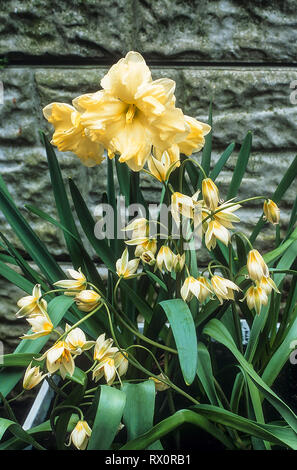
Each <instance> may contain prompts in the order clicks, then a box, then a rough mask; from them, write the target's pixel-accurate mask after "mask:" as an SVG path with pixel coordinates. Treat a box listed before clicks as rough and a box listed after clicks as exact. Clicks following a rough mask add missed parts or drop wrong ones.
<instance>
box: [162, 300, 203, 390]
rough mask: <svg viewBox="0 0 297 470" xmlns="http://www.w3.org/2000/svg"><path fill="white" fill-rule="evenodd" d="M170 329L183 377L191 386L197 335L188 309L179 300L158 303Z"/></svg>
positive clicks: (195, 366)
mask: <svg viewBox="0 0 297 470" xmlns="http://www.w3.org/2000/svg"><path fill="white" fill-rule="evenodd" d="M160 306H161V307H162V308H163V310H164V312H165V313H166V315H167V318H168V321H169V323H170V325H171V328H172V333H173V336H174V339H175V343H176V347H177V350H178V358H179V363H180V367H181V370H182V373H183V377H184V379H185V382H186V384H187V385H191V383H192V382H193V380H194V379H195V375H196V371H197V335H196V330H195V324H194V321H193V317H192V314H191V311H190V309H189V307H188V306H187V304H186V302H184V301H183V300H181V299H172V300H165V301H163V302H160Z"/></svg>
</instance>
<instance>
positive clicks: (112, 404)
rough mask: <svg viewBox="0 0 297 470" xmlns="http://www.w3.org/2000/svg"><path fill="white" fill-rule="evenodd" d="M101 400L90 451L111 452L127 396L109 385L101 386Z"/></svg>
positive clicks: (89, 446)
mask: <svg viewBox="0 0 297 470" xmlns="http://www.w3.org/2000/svg"><path fill="white" fill-rule="evenodd" d="M100 389H101V392H100V399H99V404H98V408H97V413H96V416H95V420H94V424H93V429H92V434H91V438H90V441H89V445H88V450H109V449H110V446H111V444H112V443H113V440H114V438H115V435H116V433H117V431H118V429H119V425H120V422H121V419H122V416H123V411H124V408H125V403H126V395H125V393H124V392H123V391H121V390H118V389H116V388H114V387H109V386H107V385H101V386H100Z"/></svg>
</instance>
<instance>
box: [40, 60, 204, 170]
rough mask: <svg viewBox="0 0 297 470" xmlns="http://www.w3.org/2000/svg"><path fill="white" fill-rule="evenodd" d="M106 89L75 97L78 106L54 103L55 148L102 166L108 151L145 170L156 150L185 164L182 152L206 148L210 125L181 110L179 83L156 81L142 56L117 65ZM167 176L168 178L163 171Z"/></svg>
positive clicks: (48, 112) (47, 112)
mask: <svg viewBox="0 0 297 470" xmlns="http://www.w3.org/2000/svg"><path fill="white" fill-rule="evenodd" d="M101 86H102V90H100V91H97V92H95V93H89V94H86V95H82V96H78V97H77V98H75V99H74V100H73V102H72V106H71V105H69V104H66V103H57V102H54V103H51V104H49V105H47V106H46V107H45V108H44V109H43V114H44V117H45V118H46V119H47V120H48V121H49V122H50V123H51V124H52V125H53V126H54V128H55V132H54V134H53V138H52V144H53V145H56V146H57V147H58V149H59V150H60V151H63V152H64V151H67V150H69V151H72V152H74V153H75V154H76V155H77V156H78V157H79V158H80V159H81V161H82V162H83V163H84V164H85V165H87V166H93V165H96V164H99V163H101V161H102V158H103V152H104V149H106V150H107V153H108V156H109V158H113V156H114V155H115V154H118V155H119V161H120V162H125V163H127V165H128V166H129V167H130V168H131V169H132V170H133V171H139V170H141V169H142V168H143V166H144V165H145V163H146V162H147V160H148V159H149V158H150V157H151V153H152V148H154V149H155V157H156V159H157V160H159V159H158V155H159V154H160V153H161V155H163V152H164V151H168V153H169V154H173V155H174V159H175V160H174V161H179V153H180V152H182V153H185V154H186V155H191V154H192V152H194V151H198V150H200V149H201V148H202V147H203V145H204V142H205V141H204V136H205V135H206V134H207V133H208V132H209V131H210V126H209V125H208V124H204V123H201V122H199V121H197V120H196V119H194V118H192V117H190V116H185V115H184V114H183V112H182V110H181V109H179V108H176V106H175V101H176V100H175V96H174V92H175V82H174V81H173V80H170V79H168V78H160V79H157V80H153V79H152V76H151V72H150V70H149V68H148V67H147V65H146V63H145V61H144V59H143V57H142V56H141V55H140V54H139V53H138V52H133V51H130V52H128V54H127V55H126V57H124V58H122V59H120V60H119V61H118V62H117V63H116V64H114V65H113V66H112V67H111V68H110V70H109V71H108V73H107V74H106V75H105V76H104V77H103V79H102V80H101ZM155 157H154V158H155ZM161 160H162V157H161V159H160V160H159V161H161ZM161 165H162V163H161ZM160 169H161V168H160ZM164 171H165V170H164ZM161 174H162V177H165V176H166V175H165V173H164V172H163V170H162V169H161ZM162 177H161V179H162Z"/></svg>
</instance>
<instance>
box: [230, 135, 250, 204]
mask: <svg viewBox="0 0 297 470" xmlns="http://www.w3.org/2000/svg"><path fill="white" fill-rule="evenodd" d="M251 147H252V133H251V132H250V131H249V132H248V133H247V135H246V137H245V139H244V141H243V143H242V146H241V148H240V151H239V154H238V157H237V162H236V166H235V169H234V172H233V176H232V180H231V183H230V186H229V190H228V195H227V200H229V199H232V198H233V197H235V196H236V195H237V193H238V190H239V187H240V184H241V181H242V178H243V176H244V174H245V170H246V167H247V164H248V161H249V157H250V153H251Z"/></svg>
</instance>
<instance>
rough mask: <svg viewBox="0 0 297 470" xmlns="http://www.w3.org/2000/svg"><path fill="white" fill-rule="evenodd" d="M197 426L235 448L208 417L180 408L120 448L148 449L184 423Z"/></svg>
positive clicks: (230, 447) (228, 447)
mask: <svg viewBox="0 0 297 470" xmlns="http://www.w3.org/2000/svg"><path fill="white" fill-rule="evenodd" d="M187 424H188V425H189V424H191V425H193V426H197V427H199V428H201V429H203V430H204V431H206V432H208V433H209V434H211V435H212V436H213V437H215V438H216V439H218V440H219V441H221V442H222V443H223V444H224V445H225V446H226V448H227V449H234V448H235V446H234V444H233V442H232V441H231V440H230V439H229V438H228V437H227V436H226V435H225V434H224V433H223V432H222V431H221V430H220V429H219V428H218V427H217V426H214V425H213V424H212V423H211V422H210V421H209V420H208V419H206V418H205V417H204V416H201V415H199V414H198V413H196V412H194V411H190V410H179V411H177V412H176V413H174V415H173V416H170V417H169V418H166V419H164V420H163V421H161V422H160V423H158V424H156V425H155V426H154V427H153V428H152V429H151V430H150V431H148V432H146V433H144V434H143V435H142V436H139V437H137V438H136V439H134V440H133V441H130V442H127V444H125V445H124V446H123V447H121V449H120V450H142V449H147V448H148V447H149V446H150V445H151V444H153V443H154V442H155V441H158V440H159V439H161V438H162V437H164V436H166V435H167V434H169V433H170V432H173V431H175V430H176V429H178V428H179V427H180V426H183V425H187Z"/></svg>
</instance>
